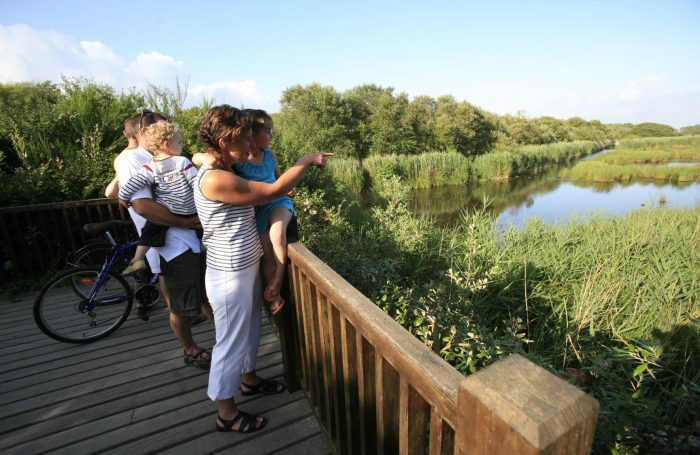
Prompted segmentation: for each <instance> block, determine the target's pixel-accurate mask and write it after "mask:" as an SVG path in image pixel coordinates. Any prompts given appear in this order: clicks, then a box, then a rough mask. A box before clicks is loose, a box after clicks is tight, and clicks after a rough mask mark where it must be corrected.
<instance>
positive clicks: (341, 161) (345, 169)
mask: <svg viewBox="0 0 700 455" xmlns="http://www.w3.org/2000/svg"><path fill="white" fill-rule="evenodd" d="M327 170H328V172H329V173H330V174H331V175H332V179H333V182H335V184H336V185H337V186H338V189H339V190H340V191H345V192H349V193H350V194H360V193H361V192H362V190H363V189H364V185H365V177H364V170H363V168H362V166H361V165H360V162H359V161H358V160H356V159H353V158H333V159H330V160H328V169H327Z"/></svg>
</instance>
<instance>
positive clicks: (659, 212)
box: [301, 177, 700, 453]
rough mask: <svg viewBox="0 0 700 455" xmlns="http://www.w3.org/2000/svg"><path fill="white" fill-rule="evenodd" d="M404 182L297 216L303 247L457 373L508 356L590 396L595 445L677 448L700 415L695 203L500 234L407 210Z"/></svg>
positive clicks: (484, 221)
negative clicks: (371, 202)
mask: <svg viewBox="0 0 700 455" xmlns="http://www.w3.org/2000/svg"><path fill="white" fill-rule="evenodd" d="M403 191H405V185H402V184H401V183H400V182H397V180H396V178H395V177H394V178H389V179H388V184H387V186H386V188H384V189H383V191H382V192H381V193H382V197H383V198H386V200H387V202H385V203H383V204H382V205H381V206H380V207H378V208H376V209H374V210H372V211H371V213H369V214H368V215H367V218H366V219H365V220H364V221H363V222H361V223H359V224H355V225H353V224H352V223H348V222H347V220H346V219H344V217H343V215H342V208H338V207H329V208H326V209H324V213H323V214H322V215H321V216H322V218H323V222H322V223H320V224H319V225H318V226H315V225H314V223H309V222H306V223H305V226H306V229H308V230H307V231H306V232H305V235H306V239H307V240H306V241H307V243H308V244H309V246H310V247H311V248H312V249H314V251H317V254H318V255H319V256H320V257H321V258H322V259H323V260H325V261H326V262H328V263H329V264H330V265H331V266H332V267H333V268H334V269H336V270H338V271H339V273H341V274H342V275H343V276H344V277H345V278H347V279H348V280H349V281H350V282H351V283H353V285H355V286H356V287H357V288H358V289H360V290H361V291H362V292H363V293H365V294H366V295H368V296H370V297H371V298H372V299H373V300H374V301H375V302H376V303H377V304H378V305H379V306H380V307H382V308H383V309H384V310H385V311H387V312H388V313H389V314H390V315H391V316H392V317H393V318H394V319H396V320H397V321H398V322H400V323H401V324H402V325H404V327H406V329H407V330H409V331H410V332H411V333H413V334H414V335H415V336H416V337H418V338H419V339H421V340H422V341H423V342H424V343H426V344H427V345H428V346H430V347H431V348H432V349H433V350H434V351H435V352H438V353H439V354H440V355H441V356H443V357H444V358H445V359H446V360H447V361H449V362H450V363H451V364H452V365H454V366H455V367H456V368H458V369H459V370H460V371H462V372H464V373H465V374H469V373H471V372H473V371H476V370H478V369H480V368H482V367H484V366H486V365H489V364H490V363H492V362H494V361H496V360H497V359H498V358H500V357H501V356H503V355H507V354H509V353H513V352H518V353H521V354H523V355H526V356H527V357H529V358H530V359H531V360H533V361H535V362H537V363H538V364H540V365H542V366H543V367H545V368H547V369H549V370H550V371H553V372H555V373H556V374H559V375H561V376H562V377H565V378H567V379H568V380H570V381H572V382H574V383H575V384H577V385H578V386H579V387H582V388H584V389H585V390H587V391H588V392H590V393H592V394H593V395H594V396H596V397H597V398H598V399H599V400H600V402H601V412H600V419H599V422H598V427H597V435H596V442H595V447H596V452H600V453H603V452H607V453H610V451H611V449H612V448H615V449H616V450H618V451H619V452H620V453H637V452H636V451H638V450H639V448H640V447H641V448H644V450H647V451H653V450H663V449H664V448H665V447H675V448H679V447H680V448H682V449H688V450H689V448H690V447H691V443H690V442H689V440H688V439H687V437H686V436H685V435H687V434H688V432H689V431H690V432H693V431H695V432H697V429H696V427H695V426H694V425H695V421H696V420H697V419H698V418H700V388H699V387H700V268H698V267H697V264H700V248H699V247H698V245H700V210H698V209H695V210H687V209H685V210H677V209H667V208H654V209H647V210H641V211H637V212H633V213H631V214H628V215H627V216H624V217H619V218H605V217H600V218H592V219H587V220H585V221H573V222H571V223H570V224H568V225H559V226H550V225H547V224H545V223H543V222H539V221H532V222H529V223H527V224H526V225H525V227H524V228H522V229H517V228H513V229H511V230H508V231H506V232H500V231H498V228H497V225H496V222H495V220H494V219H493V218H491V217H489V216H488V215H487V214H486V213H485V212H482V211H477V212H470V213H465V214H464V215H463V219H462V222H461V223H460V224H459V225H457V226H455V227H453V228H451V229H444V230H443V229H439V228H437V227H435V225H430V224H429V223H426V222H425V220H423V219H417V218H416V217H415V216H413V215H411V213H410V211H408V210H406V207H405V204H406V198H405V197H403V196H402V192H403ZM309 205H310V206H311V205H313V206H320V205H321V206H322V204H318V203H315V204H309ZM301 216H305V215H304V214H302V215H301ZM314 216H319V215H314ZM314 229H316V230H317V231H318V233H317V234H315V233H311V234H308V232H309V230H310V231H313V230H314ZM331 239H335V240H331ZM659 430H660V431H663V432H665V434H666V440H665V441H660V440H658V439H655V438H657V436H658V435H657V431H659ZM683 438H686V439H683Z"/></svg>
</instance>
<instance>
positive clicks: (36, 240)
mask: <svg viewBox="0 0 700 455" xmlns="http://www.w3.org/2000/svg"><path fill="white" fill-rule="evenodd" d="M128 219H129V214H128V213H127V211H126V209H124V208H122V207H121V206H120V205H119V204H118V203H117V200H116V199H90V200H86V201H70V202H61V203H54V204H40V205H28V206H18V207H2V208H0V260H1V261H2V262H1V263H0V265H1V266H2V267H0V278H2V282H5V281H6V280H10V279H12V278H18V277H21V278H27V277H35V276H39V275H41V274H43V273H46V272H47V271H49V270H54V269H56V268H60V267H61V266H62V264H63V261H64V260H65V256H66V253H68V252H69V251H74V250H76V249H77V248H80V246H81V245H83V244H84V243H85V242H86V241H87V240H88V239H90V237H89V236H88V235H87V234H85V232H83V229H82V227H83V225H84V224H86V223H95V222H98V221H106V220H128ZM122 234H124V235H127V236H128V234H130V233H126V232H124V233H122Z"/></svg>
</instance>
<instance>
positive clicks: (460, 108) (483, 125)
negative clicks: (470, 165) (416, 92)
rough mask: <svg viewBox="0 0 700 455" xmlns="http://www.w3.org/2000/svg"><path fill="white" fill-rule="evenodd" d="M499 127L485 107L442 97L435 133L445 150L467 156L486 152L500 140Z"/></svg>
mask: <svg viewBox="0 0 700 455" xmlns="http://www.w3.org/2000/svg"><path fill="white" fill-rule="evenodd" d="M496 130H497V127H496V125H494V124H493V123H492V122H491V121H490V118H489V117H488V116H487V115H486V114H484V112H482V111H481V109H479V108H477V107H475V106H473V105H471V104H469V103H467V102H460V103H458V102H457V101H455V99H454V98H453V97H452V96H441V97H440V98H438V100H437V103H436V113H435V134H436V136H437V141H438V144H439V146H440V148H441V149H443V150H448V151H456V152H459V153H461V154H463V155H465V156H476V155H481V154H483V153H486V152H487V151H488V150H490V149H491V147H492V146H493V145H494V144H495V142H496Z"/></svg>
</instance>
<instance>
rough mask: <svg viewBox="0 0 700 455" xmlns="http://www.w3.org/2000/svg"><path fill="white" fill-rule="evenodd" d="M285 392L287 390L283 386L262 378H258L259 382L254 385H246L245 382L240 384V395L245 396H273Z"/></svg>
mask: <svg viewBox="0 0 700 455" xmlns="http://www.w3.org/2000/svg"><path fill="white" fill-rule="evenodd" d="M244 387H245V389H244ZM246 389H247V390H246ZM285 390H287V388H286V387H285V386H284V384H282V383H279V382H277V381H271V380H269V379H263V378H260V382H258V383H257V384H255V385H248V384H246V383H245V382H242V383H241V395H246V396H249V395H255V394H256V393H262V394H263V395H275V394H277V393H282V392H284V391H285Z"/></svg>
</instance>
